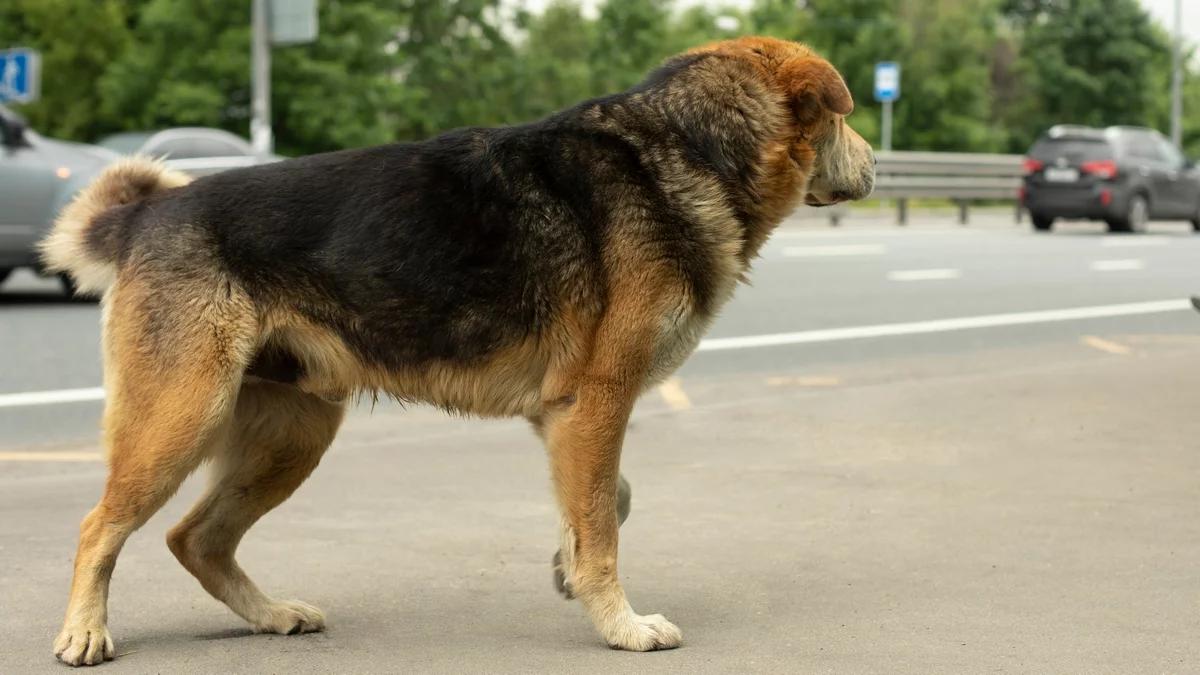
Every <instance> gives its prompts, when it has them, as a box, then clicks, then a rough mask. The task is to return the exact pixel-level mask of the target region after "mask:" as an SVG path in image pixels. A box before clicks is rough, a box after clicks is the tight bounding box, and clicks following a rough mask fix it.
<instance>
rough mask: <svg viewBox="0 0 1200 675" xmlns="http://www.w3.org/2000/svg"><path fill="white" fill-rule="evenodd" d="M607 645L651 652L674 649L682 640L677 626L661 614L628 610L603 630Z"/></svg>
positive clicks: (614, 647)
mask: <svg viewBox="0 0 1200 675" xmlns="http://www.w3.org/2000/svg"><path fill="white" fill-rule="evenodd" d="M605 633H606V634H605V636H604V637H605V639H607V640H608V646H609V647H612V648H613V649H625V650H628V651H631V652H651V651H654V650H657V649H674V648H676V647H678V646H679V644H680V643H681V642H683V633H681V632H679V627H678V626H676V625H675V624H673V623H671V622H670V621H667V619H666V617H664V616H663V615H662V614H651V615H649V616H639V615H637V614H634V613H632V612H630V613H629V614H627V615H625V617H623V618H622V619H621V620H620V621H618V622H614V624H613V625H611V626H610V627H609V629H608V630H606V631H605Z"/></svg>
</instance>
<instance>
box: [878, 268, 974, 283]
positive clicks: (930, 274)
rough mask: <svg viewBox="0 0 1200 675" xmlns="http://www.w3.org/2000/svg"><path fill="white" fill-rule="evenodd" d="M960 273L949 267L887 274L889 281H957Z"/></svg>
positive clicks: (895, 271)
mask: <svg viewBox="0 0 1200 675" xmlns="http://www.w3.org/2000/svg"><path fill="white" fill-rule="evenodd" d="M961 276H962V272H961V271H959V270H956V269H951V268H949V267H944V268H936V269H928V270H894V271H892V272H888V275H887V278H888V279H889V280H890V281H939V280H942V279H957V278H959V277H961Z"/></svg>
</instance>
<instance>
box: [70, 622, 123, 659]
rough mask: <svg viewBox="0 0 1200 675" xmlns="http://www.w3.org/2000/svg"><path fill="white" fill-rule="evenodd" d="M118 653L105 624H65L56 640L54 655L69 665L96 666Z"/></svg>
mask: <svg viewBox="0 0 1200 675" xmlns="http://www.w3.org/2000/svg"><path fill="white" fill-rule="evenodd" d="M116 655H117V652H116V650H115V649H114V648H113V641H112V635H110V634H109V632H108V627H107V626H105V625H104V624H100V625H98V626H84V625H78V624H74V625H69V626H64V627H63V629H62V632H61V633H59V634H58V639H56V640H55V641H54V656H56V657H57V658H58V660H59V661H62V662H63V663H65V664H67V665H69V666H94V665H98V664H101V663H104V662H105V661H111V660H112V659H113V657H115V656H116Z"/></svg>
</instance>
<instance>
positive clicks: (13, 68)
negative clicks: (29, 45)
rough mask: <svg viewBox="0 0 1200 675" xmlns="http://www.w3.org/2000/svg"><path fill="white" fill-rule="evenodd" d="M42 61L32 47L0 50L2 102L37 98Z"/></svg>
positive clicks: (0, 92) (26, 101)
mask: <svg viewBox="0 0 1200 675" xmlns="http://www.w3.org/2000/svg"><path fill="white" fill-rule="evenodd" d="M41 63H42V59H41V57H40V56H39V55H38V53H37V52H35V51H33V50H32V49H3V50H0V103H6V102H10V101H11V102H15V103H28V102H29V101H32V100H34V99H35V98H37V97H38V91H39V89H40V84H41V75H42V68H41Z"/></svg>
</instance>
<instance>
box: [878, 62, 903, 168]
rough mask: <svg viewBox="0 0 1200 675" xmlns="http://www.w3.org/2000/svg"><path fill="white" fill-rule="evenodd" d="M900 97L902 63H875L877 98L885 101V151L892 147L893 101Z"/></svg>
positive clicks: (881, 131) (881, 125)
mask: <svg viewBox="0 0 1200 675" xmlns="http://www.w3.org/2000/svg"><path fill="white" fill-rule="evenodd" d="M898 98H900V64H899V63H896V62H895V61H881V62H879V63H876V64H875V100H876V101H879V102H881V103H883V119H882V120H881V121H880V127H881V129H880V135H881V136H882V138H881V139H880V141H881V143H880V145H882V147H883V151H884V152H889V151H891V149H892V103H894V102H895V101H896V99H898Z"/></svg>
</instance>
